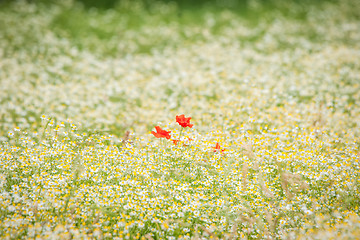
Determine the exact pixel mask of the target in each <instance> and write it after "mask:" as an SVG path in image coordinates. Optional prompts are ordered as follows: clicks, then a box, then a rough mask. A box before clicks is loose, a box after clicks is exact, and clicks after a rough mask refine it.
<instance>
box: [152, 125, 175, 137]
mask: <svg viewBox="0 0 360 240" xmlns="http://www.w3.org/2000/svg"><path fill="white" fill-rule="evenodd" d="M155 129H156V132H154V131H151V133H152V134H153V135H154V136H155V137H157V138H166V139H170V138H171V136H170V134H169V133H171V131H165V130H163V129H161V128H160V127H159V126H156V127H155Z"/></svg>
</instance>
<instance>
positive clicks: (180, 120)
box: [176, 114, 194, 128]
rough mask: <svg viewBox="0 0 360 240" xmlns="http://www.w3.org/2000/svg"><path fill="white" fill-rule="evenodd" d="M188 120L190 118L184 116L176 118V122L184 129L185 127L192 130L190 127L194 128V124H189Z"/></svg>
mask: <svg viewBox="0 0 360 240" xmlns="http://www.w3.org/2000/svg"><path fill="white" fill-rule="evenodd" d="M190 119H191V117H188V118H186V117H185V115H184V114H182V115H179V116H176V122H177V123H178V124H180V126H182V127H184V128H185V127H189V128H192V126H194V124H191V123H190Z"/></svg>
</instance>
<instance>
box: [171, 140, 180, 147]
mask: <svg viewBox="0 0 360 240" xmlns="http://www.w3.org/2000/svg"><path fill="white" fill-rule="evenodd" d="M171 141H172V142H173V143H174V144H175V146H177V144H178V143H179V142H180V140H179V139H171Z"/></svg>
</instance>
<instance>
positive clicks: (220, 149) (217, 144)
mask: <svg viewBox="0 0 360 240" xmlns="http://www.w3.org/2000/svg"><path fill="white" fill-rule="evenodd" d="M213 149H214V152H221V153H224V151H225V149H222V148H221V147H220V144H219V143H218V142H217V143H216V145H215V147H213Z"/></svg>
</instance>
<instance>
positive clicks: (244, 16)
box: [51, 0, 327, 56]
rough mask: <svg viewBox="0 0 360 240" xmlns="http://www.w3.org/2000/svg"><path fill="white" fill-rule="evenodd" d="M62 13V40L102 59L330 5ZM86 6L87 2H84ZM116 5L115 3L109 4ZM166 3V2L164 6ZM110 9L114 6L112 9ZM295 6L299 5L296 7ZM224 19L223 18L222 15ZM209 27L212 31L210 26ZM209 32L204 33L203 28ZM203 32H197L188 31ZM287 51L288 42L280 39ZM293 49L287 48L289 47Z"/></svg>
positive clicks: (120, 5)
mask: <svg viewBox="0 0 360 240" xmlns="http://www.w3.org/2000/svg"><path fill="white" fill-rule="evenodd" d="M79 2H80V3H78V4H75V7H74V6H72V7H70V8H67V9H66V10H64V11H62V12H61V13H60V14H58V15H57V16H56V17H55V18H54V19H53V21H52V25H51V28H53V29H54V31H55V32H56V33H57V34H58V35H59V36H61V37H63V38H66V39H70V40H71V41H72V42H73V43H75V44H76V46H77V47H79V49H87V50H90V51H92V52H93V53H98V54H99V55H100V56H119V55H120V56H122V55H126V54H133V53H139V54H148V53H151V52H153V51H154V50H156V51H157V50H160V51H161V50H163V49H164V48H166V47H180V46H181V45H187V44H188V43H190V44H193V43H201V42H204V41H208V40H209V39H211V38H213V39H214V40H215V39H216V37H221V35H222V34H224V29H226V28H227V27H229V26H231V23H232V21H233V20H236V19H241V20H242V21H245V22H246V23H247V24H248V25H253V26H257V25H259V23H261V22H264V21H265V22H269V23H270V22H272V21H274V20H275V19H276V18H277V17H278V16H280V15H281V16H284V17H285V16H287V15H291V18H293V19H302V20H304V21H306V15H307V10H308V8H309V6H307V7H305V6H306V5H309V4H310V5H312V6H313V7H317V8H321V7H322V4H326V2H327V1H316V2H311V1H295V2H297V3H296V4H295V5H294V3H293V1H290V2H291V3H288V2H287V1H270V0H268V1H258V2H256V1H252V2H253V3H252V4H251V3H250V1H230V2H232V3H231V4H228V5H226V4H221V1H220V2H219V1H197V2H196V4H195V3H194V4H190V2H189V1H124V0H123V1H117V2H114V1H105V2H103V3H102V4H103V5H101V6H100V4H101V3H99V2H98V1H96V2H95V1H79ZM81 2H82V4H81ZM110 2H111V3H110ZM164 2H165V3H166V4H164ZM110 6H111V7H110ZM294 6H295V7H294ZM219 15H220V16H219ZM209 25H210V27H209ZM155 26H156V27H159V26H164V27H165V26H166V27H168V26H171V27H172V29H173V30H174V32H172V33H166V32H159V31H152V29H153V28H154V27H155ZM204 26H207V29H209V32H207V33H206V34H204V33H203V32H202V27H204ZM188 29H198V31H196V30H195V31H188ZM265 31H266V28H264V29H263V31H259V32H258V34H257V35H252V36H247V37H246V38H243V39H241V40H242V42H244V43H246V42H251V43H252V42H256V41H257V40H258V39H260V38H261V37H263V36H264V34H265V33H266V32H265ZM306 31H307V33H305V34H306V35H308V36H310V38H311V39H313V40H317V41H322V36H321V35H319V34H317V33H316V32H314V31H311V28H309V27H307V28H306ZM129 39H130V40H132V42H133V43H134V44H133V45H132V46H128V45H127V46H122V45H121V42H122V41H123V40H129ZM279 42H280V44H279V45H282V46H283V47H288V46H289V45H288V43H287V41H284V40H282V41H281V40H280V41H279ZM287 45H288V46H287Z"/></svg>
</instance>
